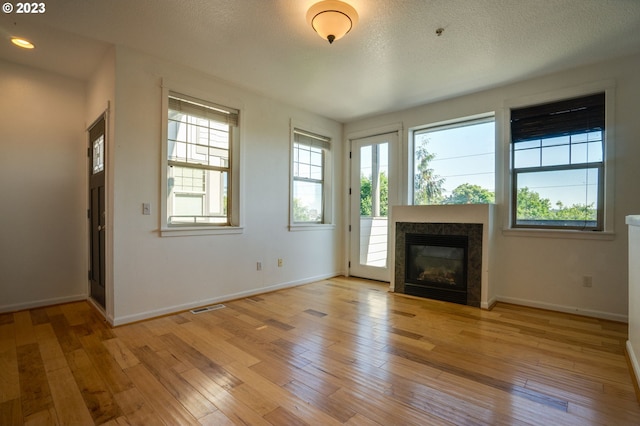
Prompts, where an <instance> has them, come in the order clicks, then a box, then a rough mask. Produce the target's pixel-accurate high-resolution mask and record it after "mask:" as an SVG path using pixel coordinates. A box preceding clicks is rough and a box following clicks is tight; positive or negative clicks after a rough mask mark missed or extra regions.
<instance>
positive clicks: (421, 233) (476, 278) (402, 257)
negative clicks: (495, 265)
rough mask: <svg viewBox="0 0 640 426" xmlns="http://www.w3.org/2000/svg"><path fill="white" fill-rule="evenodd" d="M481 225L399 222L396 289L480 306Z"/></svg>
mask: <svg viewBox="0 0 640 426" xmlns="http://www.w3.org/2000/svg"><path fill="white" fill-rule="evenodd" d="M482 235H483V225H482V224H481V223H442V222H436V223H434V222H396V238H395V241H396V247H395V261H394V284H393V289H394V291H395V292H397V293H404V294H410V295H412V296H419V297H426V298H429V299H436V300H442V301H446V302H453V303H459V304H462V305H468V306H475V307H480V297H481V292H482Z"/></svg>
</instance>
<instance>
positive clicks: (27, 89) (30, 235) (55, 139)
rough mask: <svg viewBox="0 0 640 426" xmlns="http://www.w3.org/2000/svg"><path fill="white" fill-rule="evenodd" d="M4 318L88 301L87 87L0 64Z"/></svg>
mask: <svg viewBox="0 0 640 426" xmlns="http://www.w3.org/2000/svg"><path fill="white" fill-rule="evenodd" d="M0 94H1V95H0V311H13V310H18V309H24V308H29V307H34V306H42V305H49V304H54V303H61V302H65V301H70V300H77V299H84V298H85V297H86V295H87V264H86V254H85V253H86V248H87V241H86V231H85V227H86V211H87V210H86V209H87V206H86V201H85V200H86V179H87V178H86V174H87V169H86V164H87V163H86V142H85V137H84V135H85V133H84V130H85V129H84V119H83V117H84V101H85V98H84V84H83V83H82V82H81V81H77V80H73V79H69V78H66V77H62V76H59V75H56V74H52V73H50V72H46V71H40V70H36V69H34V68H30V67H25V66H21V65H16V64H13V63H10V62H5V61H2V60H0Z"/></svg>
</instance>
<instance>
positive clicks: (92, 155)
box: [89, 114, 107, 308]
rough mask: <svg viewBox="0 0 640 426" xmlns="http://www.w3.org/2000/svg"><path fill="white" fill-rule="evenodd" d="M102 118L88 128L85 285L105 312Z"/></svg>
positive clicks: (104, 145)
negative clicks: (87, 273) (87, 268)
mask: <svg viewBox="0 0 640 426" xmlns="http://www.w3.org/2000/svg"><path fill="white" fill-rule="evenodd" d="M105 115H106V114H103V115H102V116H100V117H99V118H98V119H97V120H96V121H95V122H94V123H93V125H92V126H91V127H90V128H89V285H90V297H91V298H92V299H93V300H94V301H95V302H96V303H97V304H98V305H100V306H102V307H103V308H105V294H106V291H105V247H106V245H105V237H106V223H107V222H106V206H105V166H106V149H105V148H106V137H105V122H106V119H105Z"/></svg>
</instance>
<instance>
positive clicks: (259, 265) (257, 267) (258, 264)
mask: <svg viewBox="0 0 640 426" xmlns="http://www.w3.org/2000/svg"><path fill="white" fill-rule="evenodd" d="M256 270H257V271H262V262H258V263H256Z"/></svg>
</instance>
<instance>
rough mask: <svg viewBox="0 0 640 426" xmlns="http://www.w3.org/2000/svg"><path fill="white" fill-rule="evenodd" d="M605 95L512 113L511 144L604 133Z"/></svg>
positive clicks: (538, 106) (600, 94) (569, 100)
mask: <svg viewBox="0 0 640 426" xmlns="http://www.w3.org/2000/svg"><path fill="white" fill-rule="evenodd" d="M604 100H605V94H604V93H598V94H595V95H589V96H582V97H579V98H573V99H566V100H563V101H558V102H551V103H548V104H542V105H535V106H530V107H525V108H516V109H512V110H511V141H512V142H514V143H515V142H524V141H528V140H535V139H544V138H553V137H558V136H566V135H570V134H577V133H585V132H592V131H598V130H600V131H601V130H604V121H605V113H604V109H605V105H604Z"/></svg>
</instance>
